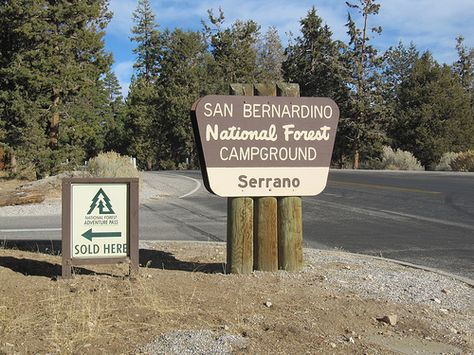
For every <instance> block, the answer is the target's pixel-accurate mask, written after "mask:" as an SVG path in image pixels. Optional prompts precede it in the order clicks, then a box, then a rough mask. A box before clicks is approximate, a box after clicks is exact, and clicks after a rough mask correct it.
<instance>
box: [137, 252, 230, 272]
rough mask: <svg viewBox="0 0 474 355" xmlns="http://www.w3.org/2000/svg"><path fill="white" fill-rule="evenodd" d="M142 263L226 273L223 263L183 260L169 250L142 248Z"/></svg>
mask: <svg viewBox="0 0 474 355" xmlns="http://www.w3.org/2000/svg"><path fill="white" fill-rule="evenodd" d="M140 265H141V266H143V267H148V268H153V269H163V270H178V271H189V272H203V273H211V274H213V273H225V264H223V263H200V262H191V261H183V260H179V259H176V257H175V256H174V255H173V254H171V253H168V252H164V251H160V250H149V249H140Z"/></svg>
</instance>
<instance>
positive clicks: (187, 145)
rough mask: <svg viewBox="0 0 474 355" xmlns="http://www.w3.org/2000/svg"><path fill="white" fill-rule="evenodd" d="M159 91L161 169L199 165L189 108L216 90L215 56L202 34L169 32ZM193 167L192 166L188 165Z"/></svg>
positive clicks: (166, 36)
mask: <svg viewBox="0 0 474 355" xmlns="http://www.w3.org/2000/svg"><path fill="white" fill-rule="evenodd" d="M163 43H164V46H163V56H162V59H161V61H160V67H161V72H160V77H159V78H158V80H157V88H158V91H159V92H160V100H159V104H158V106H157V115H158V117H159V120H158V121H157V122H156V124H157V127H155V131H158V132H160V135H159V137H158V142H157V144H158V145H159V147H160V149H159V151H158V152H157V154H158V161H159V164H160V168H163V169H164V168H178V167H184V166H196V165H195V164H197V156H196V151H195V147H194V139H193V132H192V126H191V121H190V119H189V109H190V107H191V106H192V104H193V102H194V101H196V100H197V99H198V98H199V97H202V96H204V95H206V94H209V93H211V92H213V91H214V90H215V84H214V83H212V82H211V81H213V80H214V79H215V78H214V77H213V76H211V75H209V74H210V73H212V70H213V66H212V64H213V63H212V56H211V55H210V54H209V52H208V51H207V43H206V40H205V38H204V36H203V34H202V33H199V32H192V31H182V30H180V29H175V30H174V31H173V32H170V33H166V34H165V36H164V40H163ZM186 163H188V164H191V165H187V164H186Z"/></svg>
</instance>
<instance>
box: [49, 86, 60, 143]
mask: <svg viewBox="0 0 474 355" xmlns="http://www.w3.org/2000/svg"><path fill="white" fill-rule="evenodd" d="M52 101H53V106H52V112H53V115H52V117H51V124H50V126H49V146H50V148H51V149H55V148H57V146H58V141H59V119H60V117H59V107H58V106H59V95H58V94H53V97H52Z"/></svg>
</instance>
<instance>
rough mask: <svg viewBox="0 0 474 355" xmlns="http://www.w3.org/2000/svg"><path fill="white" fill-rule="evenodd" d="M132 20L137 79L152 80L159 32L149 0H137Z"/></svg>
mask: <svg viewBox="0 0 474 355" xmlns="http://www.w3.org/2000/svg"><path fill="white" fill-rule="evenodd" d="M133 21H134V23H135V26H133V28H132V33H133V36H132V37H131V40H132V41H134V42H137V47H136V48H134V50H133V53H135V54H136V55H137V61H136V63H135V64H134V68H135V69H136V70H137V73H138V75H137V77H138V78H139V79H140V78H142V77H143V78H144V80H146V81H152V80H154V79H155V78H156V76H157V75H158V67H157V62H158V59H159V50H160V44H159V38H160V32H159V31H158V27H159V26H158V24H157V22H156V17H155V14H154V12H153V10H152V8H151V4H150V1H149V0H138V5H137V8H136V10H135V11H134V12H133Z"/></svg>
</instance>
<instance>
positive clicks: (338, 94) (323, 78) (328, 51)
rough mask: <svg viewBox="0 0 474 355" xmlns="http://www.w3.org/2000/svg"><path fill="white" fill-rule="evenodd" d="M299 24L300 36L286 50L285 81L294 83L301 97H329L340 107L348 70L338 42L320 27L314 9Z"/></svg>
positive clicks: (340, 44)
mask: <svg viewBox="0 0 474 355" xmlns="http://www.w3.org/2000/svg"><path fill="white" fill-rule="evenodd" d="M300 24H301V34H302V36H301V37H297V38H296V39H295V40H294V43H293V44H290V45H289V46H288V48H287V49H286V54H287V58H286V61H285V62H284V63H283V71H284V78H285V80H286V81H289V82H293V83H298V84H299V85H300V90H301V95H302V96H322V97H331V98H332V99H334V100H335V101H336V102H338V103H339V104H342V103H343V102H345V101H347V94H348V92H347V89H346V87H345V83H346V82H347V80H348V70H347V69H346V68H345V66H344V62H343V58H342V57H341V55H340V49H341V47H342V43H340V42H338V41H334V40H333V39H332V38H331V37H332V32H331V30H330V29H329V27H328V25H326V24H324V25H323V20H322V19H321V18H320V17H319V16H318V15H317V13H316V9H315V8H314V7H313V8H312V9H311V10H310V11H308V14H307V16H306V17H305V18H303V19H302V20H301V21H300Z"/></svg>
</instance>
